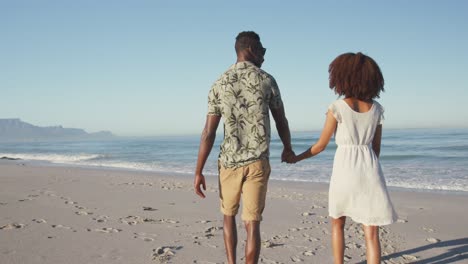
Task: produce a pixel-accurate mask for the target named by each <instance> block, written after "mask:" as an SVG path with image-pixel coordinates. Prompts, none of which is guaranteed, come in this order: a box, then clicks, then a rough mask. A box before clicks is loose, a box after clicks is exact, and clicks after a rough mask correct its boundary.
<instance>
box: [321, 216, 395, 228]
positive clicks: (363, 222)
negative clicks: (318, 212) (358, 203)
mask: <svg viewBox="0 0 468 264" xmlns="http://www.w3.org/2000/svg"><path fill="white" fill-rule="evenodd" d="M329 216H330V217H332V218H335V219H336V218H340V217H342V216H346V217H350V218H351V219H352V220H353V221H354V222H356V223H359V224H363V225H366V226H385V225H390V224H393V223H395V222H396V221H397V217H394V218H392V219H391V220H387V221H382V222H370V221H369V222H368V221H364V220H362V219H361V218H359V217H354V216H352V215H350V214H337V215H336V216H335V215H332V214H329Z"/></svg>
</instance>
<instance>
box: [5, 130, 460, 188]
mask: <svg viewBox="0 0 468 264" xmlns="http://www.w3.org/2000/svg"><path fill="white" fill-rule="evenodd" d="M319 135H320V132H318V131H316V132H292V143H293V148H294V151H295V152H296V153H297V154H299V153H301V152H303V151H304V150H305V149H307V148H308V147H310V146H311V144H313V143H314V142H315V141H316V140H317V139H318V137H319ZM199 138H200V136H199V135H197V136H165V137H163V136H160V137H151V138H129V137H128V138H126V137H118V138H116V139H113V140H104V141H95V140H94V141H89V140H88V141H47V142H46V141H44V142H20V143H18V142H16V143H5V142H4V143H0V157H9V158H19V159H22V160H27V161H34V162H39V163H41V164H45V165H51V166H56V165H72V166H80V167H81V166H84V167H101V168H113V169H124V170H136V171H152V172H158V173H161V174H178V175H183V176H186V177H193V173H194V170H195V164H196V159H197V154H198V146H199ZM221 139H222V135H218V136H217V139H216V143H215V146H214V147H213V150H212V151H211V154H210V157H209V159H208V161H207V164H206V166H205V170H204V172H205V176H207V177H216V175H217V157H218V154H219V144H220V142H221ZM335 150H336V145H335V142H334V141H333V139H332V141H331V142H330V143H329V145H328V147H327V149H326V150H325V151H324V152H322V153H321V154H320V155H318V156H316V157H313V158H310V159H308V160H305V161H302V162H300V163H297V164H294V165H291V164H286V163H281V161H280V155H281V151H282V144H281V141H280V139H279V138H278V136H277V135H275V134H274V135H273V139H272V141H271V153H270V160H271V167H272V173H271V176H270V177H271V178H272V179H276V180H284V181H304V182H321V183H327V182H329V179H330V175H331V170H332V165H333V156H334V154H335ZM380 162H381V164H382V167H383V171H384V175H385V179H386V182H387V185H388V186H389V187H396V188H405V189H411V190H420V191H444V192H460V193H465V192H466V193H467V194H468V129H398V130H391V129H387V130H385V129H384V131H383V138H382V149H381V157H380ZM0 173H1V172H0Z"/></svg>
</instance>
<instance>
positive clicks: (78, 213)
mask: <svg viewBox="0 0 468 264" xmlns="http://www.w3.org/2000/svg"><path fill="white" fill-rule="evenodd" d="M75 214H77V215H92V214H93V212H86V211H78V212H75Z"/></svg>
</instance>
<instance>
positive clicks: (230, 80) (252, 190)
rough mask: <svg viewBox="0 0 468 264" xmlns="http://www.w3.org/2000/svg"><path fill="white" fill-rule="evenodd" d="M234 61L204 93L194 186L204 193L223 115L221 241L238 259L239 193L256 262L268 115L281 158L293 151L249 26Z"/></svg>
mask: <svg viewBox="0 0 468 264" xmlns="http://www.w3.org/2000/svg"><path fill="white" fill-rule="evenodd" d="M235 49H236V53H237V62H236V64H234V65H232V66H231V67H230V68H229V69H228V70H227V71H226V72H225V73H224V74H223V75H221V77H220V78H219V79H218V80H217V81H216V82H215V83H214V85H213V86H212V87H211V90H210V92H209V95H208V115H207V118H206V123H205V128H204V130H203V133H202V136H201V140H200V149H199V152H198V160H197V167H196V170H195V181H194V185H195V192H196V194H197V195H199V196H200V197H202V198H205V194H204V193H203V191H202V190H201V187H203V190H206V186H205V177H204V175H203V167H204V166H205V162H206V160H207V158H208V156H209V154H210V152H211V149H212V147H213V143H214V140H215V136H216V129H217V128H218V124H219V121H220V120H221V117H223V119H224V140H223V143H222V145H221V152H220V155H219V161H218V163H219V196H220V201H221V212H222V213H223V214H224V227H223V230H224V244H225V247H226V255H227V259H228V263H230V264H234V263H236V247H237V229H236V220H235V216H236V214H237V211H238V208H239V202H240V199H241V194H242V204H243V210H242V220H243V221H244V225H245V229H246V231H247V243H246V247H245V259H246V263H258V258H259V255H260V243H261V239H260V221H261V220H262V212H263V209H264V207H265V197H266V191H267V184H268V178H269V176H270V164H269V147H270V116H269V110H270V111H271V113H272V115H273V118H274V119H275V123H276V128H277V130H278V134H279V136H280V138H281V141H282V142H283V146H284V149H283V153H282V155H281V159H282V161H284V160H286V158H289V157H290V156H291V155H294V153H293V151H292V148H291V135H290V131H289V125H288V121H287V119H286V117H285V113H284V108H283V102H282V100H281V95H280V92H279V89H278V86H277V84H276V81H275V79H274V78H273V77H272V76H271V75H269V74H268V73H266V72H265V71H263V70H261V69H260V67H261V66H262V63H263V61H264V55H265V51H266V49H265V48H264V47H263V46H262V43H261V42H260V37H259V36H258V35H257V34H256V33H255V32H252V31H247V32H241V33H239V35H238V36H237V38H236V44H235Z"/></svg>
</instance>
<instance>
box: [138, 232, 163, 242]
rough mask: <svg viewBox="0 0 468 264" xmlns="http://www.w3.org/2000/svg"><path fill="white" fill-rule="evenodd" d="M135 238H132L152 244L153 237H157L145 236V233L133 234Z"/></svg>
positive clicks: (153, 235) (152, 235) (154, 235)
mask: <svg viewBox="0 0 468 264" xmlns="http://www.w3.org/2000/svg"><path fill="white" fill-rule="evenodd" d="M133 234H134V235H135V236H134V237H133V238H137V239H141V240H143V241H145V242H152V241H154V237H157V236H158V235H156V234H147V233H143V232H140V233H133Z"/></svg>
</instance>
